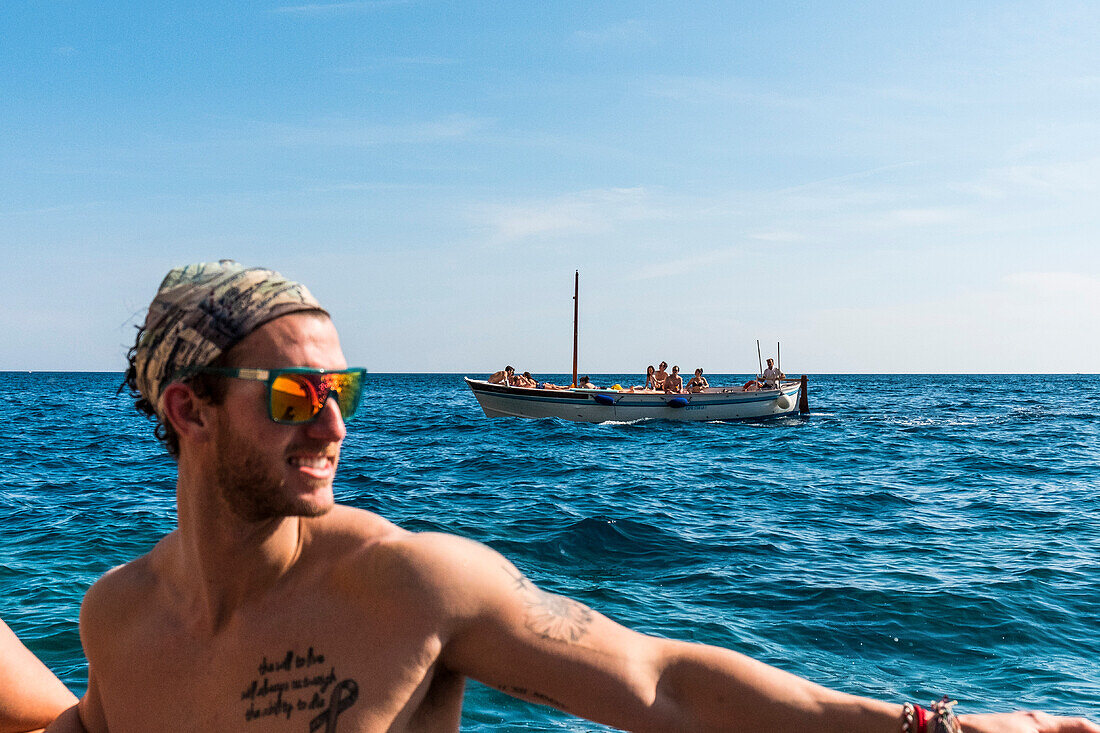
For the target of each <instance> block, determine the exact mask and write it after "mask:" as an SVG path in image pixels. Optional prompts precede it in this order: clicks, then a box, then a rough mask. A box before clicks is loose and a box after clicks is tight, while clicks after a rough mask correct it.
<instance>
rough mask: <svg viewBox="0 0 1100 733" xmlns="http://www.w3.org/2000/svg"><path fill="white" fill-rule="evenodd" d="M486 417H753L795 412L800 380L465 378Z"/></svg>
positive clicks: (604, 419)
mask: <svg viewBox="0 0 1100 733" xmlns="http://www.w3.org/2000/svg"><path fill="white" fill-rule="evenodd" d="M465 379H466V384H468V385H469V386H470V389H471V390H472V391H473V393H474V396H475V397H476V398H477V401H478V404H480V405H481V409H482V410H484V412H485V415H486V416H487V417H536V418H537V417H557V418H561V419H562V420H572V421H574V422H593V423H599V422H608V421H615V422H633V421H635V420H645V419H656V420H692V421H695V420H753V419H762V418H771V417H780V416H782V415H794V414H797V413H798V412H799V405H800V403H801V404H804V401H803V400H802V394H804V393H803V392H802V390H803V382H802V381H801V380H797V379H790V380H783V381H782V382H781V383H780V385H779V388H778V389H762V390H759V391H756V392H745V391H743V390H742V389H741V387H740V386H735V387H709V388H707V389H705V390H703V391H702V392H694V393H690V394H689V393H682V394H665V393H663V392H652V391H650V392H627V391H619V390H613V389H579V388H572V389H534V388H530V387H511V386H507V385H503V384H489V382H486V381H484V380H481V379H470V378H469V377H466V378H465Z"/></svg>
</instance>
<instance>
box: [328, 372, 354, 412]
mask: <svg viewBox="0 0 1100 733" xmlns="http://www.w3.org/2000/svg"><path fill="white" fill-rule="evenodd" d="M362 382H363V379H362V374H361V373H360V372H345V373H340V374H326V375H324V383H323V384H324V387H325V388H326V389H327V390H331V391H333V392H335V393H336V402H337V403H338V404H339V405H340V414H341V415H342V416H343V417H344V419H345V420H346V419H348V418H350V417H351V416H352V415H354V414H355V410H356V408H357V407H359V396H360V394H361V393H362Z"/></svg>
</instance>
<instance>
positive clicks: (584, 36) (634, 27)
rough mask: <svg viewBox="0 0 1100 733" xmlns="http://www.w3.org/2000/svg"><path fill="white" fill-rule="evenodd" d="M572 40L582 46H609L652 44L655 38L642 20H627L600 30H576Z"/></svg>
mask: <svg viewBox="0 0 1100 733" xmlns="http://www.w3.org/2000/svg"><path fill="white" fill-rule="evenodd" d="M572 41H573V42H574V43H575V44H577V45H580V46H587V47H591V46H609V45H637V44H639V43H645V44H651V43H653V39H652V38H651V37H650V35H649V33H648V32H647V31H646V29H645V27H644V26H643V25H642V23H641V22H639V21H637V20H626V21H623V22H622V23H616V24H615V25H611V26H608V27H606V28H601V29H599V30H581V31H576V32H575V33H574V34H573V36H572Z"/></svg>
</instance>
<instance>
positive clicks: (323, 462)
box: [290, 456, 328, 468]
mask: <svg viewBox="0 0 1100 733" xmlns="http://www.w3.org/2000/svg"><path fill="white" fill-rule="evenodd" d="M290 463H291V465H293V466H303V467H305V468H324V467H325V466H327V465H328V459H327V458H325V457H324V456H318V457H315V458H307V457H305V456H294V457H293V458H291V459H290Z"/></svg>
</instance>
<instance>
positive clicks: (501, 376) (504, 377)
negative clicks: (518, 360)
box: [487, 366, 516, 386]
mask: <svg viewBox="0 0 1100 733" xmlns="http://www.w3.org/2000/svg"><path fill="white" fill-rule="evenodd" d="M515 374H516V370H515V369H513V368H512V367H510V366H506V367H504V368H503V369H501V370H500V371H499V372H493V374H492V376H490V377H489V379H488V380H487V381H488V382H489V384H503V385H505V386H510V385H511V384H512V380H513V379H514V378H515Z"/></svg>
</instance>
